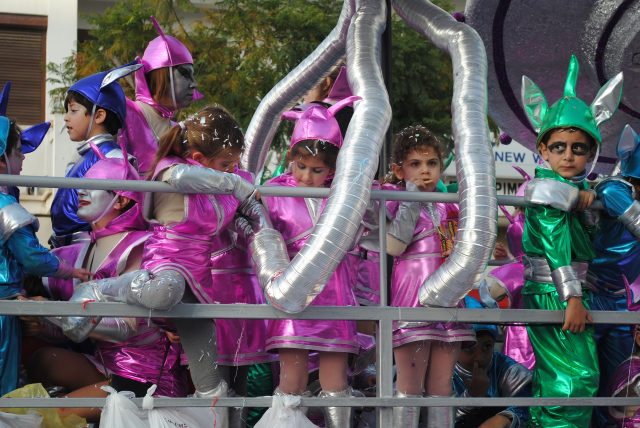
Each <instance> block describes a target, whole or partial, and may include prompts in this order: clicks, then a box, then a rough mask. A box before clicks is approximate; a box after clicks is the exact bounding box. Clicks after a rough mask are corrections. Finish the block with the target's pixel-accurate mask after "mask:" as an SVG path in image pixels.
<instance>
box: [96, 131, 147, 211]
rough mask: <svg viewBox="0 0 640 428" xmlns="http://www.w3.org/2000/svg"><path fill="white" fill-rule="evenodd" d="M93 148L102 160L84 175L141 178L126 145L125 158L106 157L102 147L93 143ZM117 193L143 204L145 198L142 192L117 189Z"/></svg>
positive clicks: (103, 178)
mask: <svg viewBox="0 0 640 428" xmlns="http://www.w3.org/2000/svg"><path fill="white" fill-rule="evenodd" d="M91 148H92V149H93V151H94V153H95V154H96V155H97V156H98V157H99V158H100V160H98V162H96V163H95V164H93V165H92V166H91V168H89V170H88V171H87V173H86V174H85V175H84V176H85V178H93V179H96V180H140V175H138V172H137V171H136V170H135V168H134V167H133V165H131V164H130V163H129V161H128V160H127V157H128V156H127V151H126V150H125V148H124V147H121V149H122V155H123V158H108V157H105V155H104V154H103V153H102V152H101V151H100V149H99V148H98V147H96V146H95V145H94V144H93V143H91ZM115 193H116V194H118V195H121V196H124V197H127V198H129V199H132V200H134V201H136V202H137V203H138V204H142V202H143V200H144V195H143V194H142V192H134V191H132V190H116V191H115Z"/></svg>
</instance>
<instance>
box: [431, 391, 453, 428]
mask: <svg viewBox="0 0 640 428" xmlns="http://www.w3.org/2000/svg"><path fill="white" fill-rule="evenodd" d="M430 397H434V398H436V397H442V398H444V396H441V395H430ZM455 420H456V419H455V407H429V412H428V414H427V428H453V425H454V423H455Z"/></svg>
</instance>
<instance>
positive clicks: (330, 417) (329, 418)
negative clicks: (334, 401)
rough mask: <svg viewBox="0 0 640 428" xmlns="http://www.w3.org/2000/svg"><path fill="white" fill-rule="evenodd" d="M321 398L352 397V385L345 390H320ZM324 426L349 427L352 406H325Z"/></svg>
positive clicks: (323, 409)
mask: <svg viewBox="0 0 640 428" xmlns="http://www.w3.org/2000/svg"><path fill="white" fill-rule="evenodd" d="M318 397H319V398H342V397H351V387H350V386H349V387H347V389H345V390H344V391H337V392H330V391H320V394H318ZM322 413H323V414H324V426H325V427H326V428H349V427H350V426H351V407H323V408H322Z"/></svg>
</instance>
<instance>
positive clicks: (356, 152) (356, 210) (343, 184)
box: [254, 1, 391, 313]
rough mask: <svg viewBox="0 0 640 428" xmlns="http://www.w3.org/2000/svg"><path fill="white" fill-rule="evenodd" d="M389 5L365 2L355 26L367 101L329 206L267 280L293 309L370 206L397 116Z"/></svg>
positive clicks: (357, 86)
mask: <svg viewBox="0 0 640 428" xmlns="http://www.w3.org/2000/svg"><path fill="white" fill-rule="evenodd" d="M385 9H386V7H385V5H384V3H383V2H364V1H363V2H362V5H361V6H360V7H358V9H357V13H356V14H355V16H354V18H353V22H352V25H351V27H349V33H348V42H347V70H348V75H349V83H350V85H349V86H350V87H351V89H352V90H353V92H354V94H355V95H358V96H360V97H361V98H362V101H360V102H359V103H358V105H357V106H356V108H355V111H354V114H353V117H352V119H351V122H350V125H349V129H348V130H347V134H346V137H345V143H344V145H343V146H342V148H341V149H340V152H339V154H338V160H337V164H336V173H335V177H334V179H333V183H332V185H331V191H330V192H329V198H328V201H327V205H326V207H325V209H324V211H323V213H322V215H321V216H320V218H319V219H318V222H317V224H316V226H315V228H314V230H313V233H312V234H311V236H310V237H309V239H308V241H307V243H306V245H305V246H304V247H303V248H302V249H301V250H300V252H299V253H298V254H297V255H296V256H295V258H294V259H293V260H292V262H291V264H289V266H288V268H287V269H286V270H285V271H284V272H282V274H281V275H279V276H277V277H275V278H273V279H271V283H270V284H265V283H262V287H263V289H265V291H266V292H267V298H268V299H269V301H271V302H272V304H273V302H276V303H275V304H274V306H276V305H277V307H278V308H279V309H281V310H283V311H285V312H288V313H296V312H300V311H302V310H303V309H304V308H306V307H307V306H308V305H309V304H310V303H311V302H312V301H313V299H314V298H315V297H316V296H317V295H318V294H319V293H320V292H321V291H322V289H323V288H324V286H325V284H326V283H327V281H328V279H329V277H330V276H331V275H332V274H333V272H334V271H335V269H336V267H337V266H338V264H339V263H340V262H341V261H342V259H343V258H344V256H345V254H346V252H347V250H348V249H349V247H350V246H351V245H352V243H353V240H354V238H355V236H356V234H357V233H358V229H359V227H360V224H361V222H362V218H363V216H364V213H365V210H366V208H367V204H368V201H369V197H370V194H371V185H372V183H373V176H374V174H375V173H376V170H377V165H378V153H379V152H380V149H381V148H382V140H383V136H384V133H385V132H386V130H387V128H388V126H389V122H390V120H391V107H390V105H389V97H388V95H387V92H386V90H385V87H384V82H383V79H382V74H381V72H380V63H379V59H380V36H381V34H382V32H383V31H384V28H385V23H386V20H385V14H386V10H385ZM265 241H266V240H265ZM259 244H260V242H259V241H258V240H257V237H256V240H254V248H255V250H254V251H260V248H259ZM254 260H255V258H254ZM258 269H261V267H260V266H258ZM261 279H262V280H263V281H264V280H265V279H266V277H264V276H263V277H262V278H261ZM269 292H271V293H272V294H271V295H269V294H268V293H269Z"/></svg>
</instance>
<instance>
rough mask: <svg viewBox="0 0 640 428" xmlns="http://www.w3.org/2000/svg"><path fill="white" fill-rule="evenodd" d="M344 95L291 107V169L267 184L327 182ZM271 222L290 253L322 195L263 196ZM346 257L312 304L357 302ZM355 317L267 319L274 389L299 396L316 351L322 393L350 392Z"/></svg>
mask: <svg viewBox="0 0 640 428" xmlns="http://www.w3.org/2000/svg"><path fill="white" fill-rule="evenodd" d="M356 99H357V97H348V98H346V99H344V100H341V101H339V102H338V103H336V104H335V105H333V106H332V107H330V108H329V109H327V108H325V107H323V106H320V105H315V104H314V105H311V106H310V107H308V108H307V109H306V110H305V111H304V112H301V111H290V112H286V113H285V114H284V117H285V118H287V119H297V121H296V125H295V128H294V131H293V134H292V137H291V147H290V149H289V153H288V159H289V160H290V162H291V163H290V170H289V171H288V172H286V173H285V174H283V175H281V176H279V177H276V178H274V179H272V180H270V181H269V185H270V186H291V187H293V186H297V187H328V186H330V185H331V178H332V176H333V173H334V171H335V166H336V158H337V156H338V150H339V149H340V147H341V146H342V135H341V133H340V128H339V126H338V123H337V122H336V120H335V118H334V113H335V112H337V111H339V110H340V109H341V108H342V107H344V106H346V105H349V104H351V103H353V102H354V101H355V100H356ZM262 200H263V203H264V204H265V206H266V208H267V211H268V212H269V215H270V217H271V220H272V221H273V226H274V228H275V229H277V230H278V231H279V232H280V233H281V234H282V237H283V238H284V241H285V243H286V244H287V250H288V253H289V256H290V257H291V258H293V257H294V256H295V255H296V254H297V253H298V251H300V249H301V248H302V246H303V245H305V243H306V241H307V238H308V237H309V236H310V234H311V231H312V230H313V227H314V225H315V224H316V221H317V220H318V218H319V217H320V215H321V213H322V211H323V209H324V207H325V205H326V199H313V198H294V197H266V196H265V197H263V198H262ZM346 260H347V259H344V260H343V262H342V263H340V264H339V265H338V267H337V269H336V270H335V272H334V273H333V275H332V276H331V278H330V279H329V281H328V282H327V284H326V285H325V287H324V289H323V291H322V292H321V293H320V294H319V295H318V296H317V297H316V298H315V300H314V301H313V302H312V303H311V305H312V306H356V305H357V302H356V299H355V296H354V294H353V289H352V284H351V282H350V278H351V275H350V272H349V270H350V268H349V266H348V263H346ZM358 349H359V345H358V341H357V339H356V323H355V321H346V320H331V321H329V320H291V319H277V320H269V322H268V327H267V350H278V353H279V356H280V384H279V386H278V389H277V390H276V394H294V395H301V394H303V393H304V392H305V390H306V388H307V382H308V377H309V369H308V360H309V351H318V352H319V358H320V385H321V387H322V390H323V391H322V392H321V395H323V394H324V396H334V395H331V394H339V395H340V396H347V395H350V388H349V385H348V383H347V357H348V354H349V353H353V354H356V353H358ZM350 410H351V409H350V408H348V407H346V408H338V407H333V408H329V409H327V410H326V411H325V423H326V424H327V426H328V427H338V426H345V427H346V426H347V425H340V424H341V423H345V422H340V421H344V420H346V419H349V416H348V415H347V414H349V415H350Z"/></svg>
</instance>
